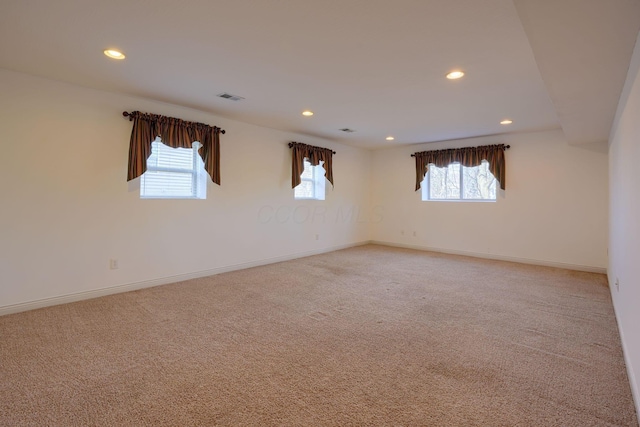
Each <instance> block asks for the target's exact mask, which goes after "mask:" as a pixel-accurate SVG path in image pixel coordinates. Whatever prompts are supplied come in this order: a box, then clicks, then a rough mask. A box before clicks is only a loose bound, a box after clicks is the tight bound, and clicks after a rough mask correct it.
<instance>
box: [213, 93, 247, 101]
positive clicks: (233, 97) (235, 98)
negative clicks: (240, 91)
mask: <svg viewBox="0 0 640 427" xmlns="http://www.w3.org/2000/svg"><path fill="white" fill-rule="evenodd" d="M217 96H218V97H219V98H224V99H229V100H231V101H242V100H243V99H244V98H243V97H241V96H238V95H231V94H230V93H227V92H222V93H219V94H218V95H217Z"/></svg>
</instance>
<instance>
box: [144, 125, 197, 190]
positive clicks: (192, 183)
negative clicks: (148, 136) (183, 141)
mask: <svg viewBox="0 0 640 427" xmlns="http://www.w3.org/2000/svg"><path fill="white" fill-rule="evenodd" d="M201 146H202V145H201V144H200V143H199V142H198V141H195V142H194V143H193V147H192V148H191V149H189V148H171V147H168V146H166V145H164V144H163V143H162V141H160V138H156V140H155V141H153V142H152V143H151V155H150V156H149V158H148V159H147V171H146V172H145V173H144V174H143V175H142V178H141V180H140V198H142V199H206V198H207V173H206V172H205V170H204V162H203V161H202V158H201V157H200V155H199V154H198V149H199V148H200V147H201Z"/></svg>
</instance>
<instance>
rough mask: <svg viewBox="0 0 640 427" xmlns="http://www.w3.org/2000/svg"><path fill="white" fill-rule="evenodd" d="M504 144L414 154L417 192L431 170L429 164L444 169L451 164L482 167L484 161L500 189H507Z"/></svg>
mask: <svg viewBox="0 0 640 427" xmlns="http://www.w3.org/2000/svg"><path fill="white" fill-rule="evenodd" d="M504 150H505V145H504V144H498V145H484V146H481V147H466V148H452V149H448V150H432V151H421V152H419V153H414V154H413V155H414V157H415V158H416V191H418V190H419V189H420V183H421V182H422V180H423V179H424V176H425V174H426V173H427V171H428V170H429V164H430V163H433V164H434V165H435V166H437V167H439V168H442V167H446V166H449V165H450V164H451V163H455V162H459V163H460V164H462V166H466V167H474V166H480V163H482V161H483V160H486V161H487V162H489V170H490V171H491V173H492V174H493V176H495V177H496V179H497V180H498V182H499V183H500V188H501V189H503V190H504V189H505V161H504Z"/></svg>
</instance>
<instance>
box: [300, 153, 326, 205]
mask: <svg viewBox="0 0 640 427" xmlns="http://www.w3.org/2000/svg"><path fill="white" fill-rule="evenodd" d="M323 164H324V162H323V161H320V164H319V165H318V166H311V163H309V161H308V160H307V159H306V158H305V159H304V172H302V175H300V178H301V179H302V182H301V183H300V185H298V186H297V187H296V188H294V190H293V191H294V199H296V200H298V199H312V200H324V174H325V170H324V168H323V167H322V165H323Z"/></svg>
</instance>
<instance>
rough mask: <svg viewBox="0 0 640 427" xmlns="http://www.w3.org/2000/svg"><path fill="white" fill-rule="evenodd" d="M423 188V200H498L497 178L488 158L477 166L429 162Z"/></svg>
mask: <svg viewBox="0 0 640 427" xmlns="http://www.w3.org/2000/svg"><path fill="white" fill-rule="evenodd" d="M421 188H422V200H462V201H465V200H467V201H495V200H496V178H495V177H494V176H493V174H492V173H491V172H490V171H489V162H487V161H486V160H483V161H482V164H480V166H475V167H466V166H461V165H460V163H452V164H450V165H449V166H448V167H443V168H439V167H436V166H434V165H433V164H429V171H428V172H427V174H426V176H425V178H424V181H422V185H421Z"/></svg>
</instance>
